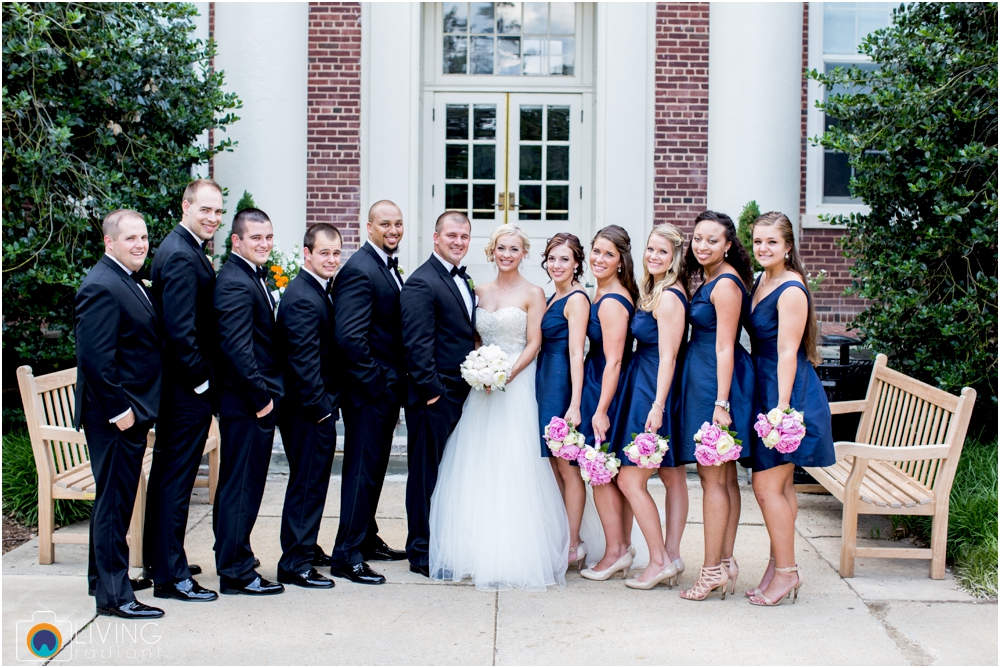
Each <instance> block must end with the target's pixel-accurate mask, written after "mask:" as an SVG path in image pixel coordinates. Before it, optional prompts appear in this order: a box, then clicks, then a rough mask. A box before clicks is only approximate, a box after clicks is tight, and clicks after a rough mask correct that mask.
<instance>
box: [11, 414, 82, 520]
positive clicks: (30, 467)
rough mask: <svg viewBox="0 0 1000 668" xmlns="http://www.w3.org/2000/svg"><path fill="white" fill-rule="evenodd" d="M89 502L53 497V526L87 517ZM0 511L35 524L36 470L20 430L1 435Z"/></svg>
mask: <svg viewBox="0 0 1000 668" xmlns="http://www.w3.org/2000/svg"><path fill="white" fill-rule="evenodd" d="M93 505H94V503H93V502H92V501H75V500H70V499H56V502H55V507H56V513H55V515H56V526H66V525H68V524H73V523H74V522H79V521H81V520H85V519H88V518H90V510H91V508H92V507H93ZM3 512H4V514H6V515H10V516H11V517H13V518H14V519H15V520H17V521H18V522H20V523H21V524H23V525H25V526H29V527H33V526H38V469H36V468H35V457H34V454H32V451H31V439H30V438H28V433H27V432H24V431H15V432H11V433H9V434H4V435H3Z"/></svg>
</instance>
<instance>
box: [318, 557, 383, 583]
mask: <svg viewBox="0 0 1000 668" xmlns="http://www.w3.org/2000/svg"><path fill="white" fill-rule="evenodd" d="M330 575H336V576H337V577H338V578H347V579H348V580H350V581H351V582H357V583H358V584H366V585H380V584H382V583H384V582H385V576H384V575H382V574H380V573H376V572H375V571H373V570H372V569H371V568H370V567H369V566H368V564H366V563H365V562H363V561H362V562H361V563H360V564H355V565H353V566H330Z"/></svg>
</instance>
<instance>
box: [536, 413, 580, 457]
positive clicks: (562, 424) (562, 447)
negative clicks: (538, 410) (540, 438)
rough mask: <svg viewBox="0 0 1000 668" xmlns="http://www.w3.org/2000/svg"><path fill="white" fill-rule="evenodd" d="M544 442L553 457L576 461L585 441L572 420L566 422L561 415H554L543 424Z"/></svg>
mask: <svg viewBox="0 0 1000 668" xmlns="http://www.w3.org/2000/svg"><path fill="white" fill-rule="evenodd" d="M544 436H545V444H546V445H547V446H549V450H550V451H552V456H553V457H559V458H560V459H566V460H569V461H574V462H575V461H576V458H577V457H579V456H580V448H581V447H583V445H584V443H585V441H584V438H583V434H581V433H580V432H578V431H577V430H576V429H575V428H574V427H573V423H572V422H567V421H566V420H564V419H562V418H561V417H557V416H554V417H553V418H552V419H551V420H549V423H548V424H547V425H545V434H544Z"/></svg>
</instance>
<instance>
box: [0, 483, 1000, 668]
mask: <svg viewBox="0 0 1000 668" xmlns="http://www.w3.org/2000/svg"><path fill="white" fill-rule="evenodd" d="M285 482H286V477H285V476H284V475H283V474H281V473H280V472H274V473H272V475H271V476H270V478H269V481H268V485H267V490H266V494H265V499H264V503H263V506H262V508H261V514H260V518H259V519H258V522H257V525H256V528H255V530H254V533H253V544H254V548H255V550H256V552H257V554H258V556H259V557H260V559H261V561H262V562H263V567H262V568H261V572H262V573H263V574H264V575H265V577H273V576H274V574H275V568H276V564H277V560H278V557H279V553H280V550H279V547H278V527H279V522H280V514H281V503H282V499H283V497H284V488H285ZM690 484H691V485H693V486H691V512H690V518H689V525H688V530H687V532H686V533H685V535H684V541H683V545H682V553H683V555H684V557H685V558H686V560H687V562H688V564H689V569H688V571H687V572H686V573H684V575H682V576H681V583H680V584H681V587H683V588H687V587H689V586H690V585H691V583H692V582H693V580H694V578H695V575H696V571H697V567H696V566H697V562H698V560H699V558H700V557H701V554H702V526H701V493H700V489H699V488H698V486H697V482H695V481H691V483H690ZM404 489H405V480H404V479H403V478H402V477H401V476H390V477H389V478H388V480H387V483H386V486H385V491H384V493H383V498H382V503H381V505H380V506H379V517H380V524H381V525H382V526H383V527H384V530H383V536H384V537H385V538H386V539H387V541H388V542H389V544H390V545H392V546H394V547H401V546H402V545H403V541H404V538H405V532H406V529H405V513H404V508H403V493H404ZM651 489H652V491H653V494H654V497H658V499H657V501H658V503H659V504H661V505H662V503H663V488H662V486H660V485H659V484H658V483H657V482H654V483H651ZM204 494H205V492H204V490H197V491H196V500H195V502H194V503H193V505H192V513H191V520H190V523H189V531H188V540H187V544H188V553H189V555H190V558H191V561H192V562H193V563H198V564H201V565H202V566H204V567H206V574H205V575H203V576H201V577H199V581H200V582H201V583H202V584H204V585H205V586H208V587H211V588H213V589H218V584H219V580H218V577H216V576H215V575H209V574H208V573H213V572H214V568H212V565H213V556H212V542H213V538H212V527H211V512H210V510H211V508H210V507H209V506H208V505H207V504H206V503H205V500H204V498H205V497H204ZM800 499H801V500H800V503H801V506H800V516H799V526H798V531H799V536H800V539H799V541H798V559H799V564H800V566H801V567H802V570H803V572H804V574H805V578H806V584H805V585H804V586H803V588H802V591H801V594H800V596H799V601H798V604H796V605H790V604H787V603H786V604H784V605H782V606H780V607H778V608H775V609H770V610H768V609H760V608H755V607H753V606H750V605H749V604H748V603H747V601H746V600H745V599H744V598H743V596H742V595H741V594H740V593H739V591H742V590H743V589H746V588H747V587H750V586H753V585H754V584H756V583H757V581H758V579H759V578H760V576H761V573H762V571H763V568H764V566H765V565H766V563H765V562H766V555H767V532H766V530H765V528H764V525H763V521H762V519H761V516H760V511H759V509H758V508H757V504H756V502H755V501H754V500H753V495H752V493H751V491H750V490H749V488H746V489H744V494H743V515H742V522H741V523H742V526H741V528H740V533H739V537H738V540H737V546H736V556H737V559H738V560H739V562H740V564H741V567H742V571H741V573H740V581H739V591H738V593H737V596H733V597H729V596H727V597H726V600H725V601H721V600H719V597H718V596H717V595H713V596H712V597H711V598H710V599H709V600H707V601H703V602H690V601H684V600H681V599H680V598H679V597H678V596H677V589H676V588H675V589H673V590H668V589H666V588H664V587H659V588H657V589H655V590H653V591H648V592H646V591H633V590H630V589H627V588H625V587H624V585H623V584H622V581H621V580H613V581H609V582H589V581H587V580H583V579H581V578H580V577H579V576H578V575H577V574H576V573H575V571H574V572H573V573H571V574H570V575H569V576H568V577H567V584H566V587H564V588H556V589H551V590H550V591H548V592H545V593H534V594H529V593H523V592H517V591H514V592H501V593H495V592H480V591H476V590H475V589H474V588H473V587H471V586H469V585H455V584H440V583H433V582H430V581H428V580H426V579H424V578H422V577H420V576H416V575H413V574H411V573H410V572H409V571H408V569H407V567H406V563H405V562H401V563H400V562H397V563H389V564H386V563H379V564H374V565H375V567H376V568H377V569H378V570H380V571H382V572H383V573H385V575H386V577H387V578H388V580H389V582H388V583H387V584H386V585H383V586H380V587H371V586H363V585H355V584H352V583H349V582H347V581H344V580H337V586H336V588H335V589H334V590H333V591H306V590H302V589H298V588H295V587H291V588H289V590H288V591H286V593H284V594H282V595H281V596H275V597H267V598H263V599H255V598H250V597H244V596H223V597H221V598H220V599H219V600H218V601H216V602H213V603H207V604H191V603H182V602H180V601H173V600H168V601H161V600H159V599H154V598H153V597H152V595H151V593H150V592H149V591H145V592H140V593H139V598H140V600H142V601H144V602H148V603H154V604H156V605H159V606H161V607H163V608H164V609H165V610H166V612H167V615H166V617H164V618H163V619H161V620H159V621H158V622H155V623H149V624H148V625H145V626H144V625H141V624H134V623H124V622H117V623H116V622H114V621H111V618H108V617H100V618H95V616H94V604H93V599H91V598H90V597H88V596H87V594H86V577H85V574H86V547H85V546H76V545H59V546H57V548H56V563H55V564H52V565H50V566H39V565H38V564H37V554H38V545H37V539H36V540H32V541H30V542H28V543H26V544H24V545H22V546H21V547H19V548H17V549H16V550H13V551H12V552H9V553H8V554H6V555H4V556H3V561H2V574H3V578H2V585H3V636H2V637H3V654H2V656H3V663H4V664H5V665H14V664H18V663H20V662H19V661H18V660H17V656H16V649H17V645H18V643H21V642H23V638H18V637H17V622H18V621H24V620H30V619H31V617H32V614H33V613H34V612H36V611H52V612H54V613H55V614H56V616H57V617H58V619H60V620H68V621H70V622H73V623H74V624H75V625H76V628H77V629H78V631H77V635H76V637H75V639H74V640H73V641H72V643H70V644H69V646H68V647H66V648H65V649H64V650H63V651H62V653H61V654H60V655H59V656H58V660H62V659H64V658H65V659H68V663H70V664H100V665H107V664H112V665H121V664H195V665H197V664H288V663H291V664H476V665H491V664H492V665H517V664H566V665H593V664H630V665H631V664H710V665H718V664H853V665H857V664H881V665H885V664H893V665H896V664H912V665H934V664H970V665H972V664H974V665H997V606H996V601H991V602H985V603H984V602H977V601H975V600H973V599H972V598H970V597H969V596H968V595H966V594H965V593H963V592H962V591H960V590H959V589H958V588H957V586H956V584H955V582H954V580H953V579H951V577H950V575H949V577H948V579H946V580H944V581H932V580H930V579H928V578H927V568H928V564H927V563H926V562H916V561H908V560H864V559H862V560H860V561H859V563H858V567H857V577H855V578H852V579H849V580H844V579H841V578H840V577H839V576H838V575H837V572H836V565H837V562H838V553H839V547H840V539H839V535H840V506H839V504H837V502H836V501H835V500H834V499H832V498H831V497H828V496H819V495H801V497H800ZM338 507H339V479H338V478H336V477H335V478H334V480H333V484H332V485H331V490H330V497H329V500H328V503H327V507H326V517H327V518H328V519H327V520H325V522H324V525H323V529H322V531H321V534H320V538H321V542H322V544H323V546H324V547H325V548H326V549H327V550H329V548H330V547H331V545H332V542H333V539H334V536H335V534H336V528H337V521H336V517H337V512H338ZM874 521H875V522H878V521H879V518H874ZM887 527H888V524H887V523H886V524H871V523H868V524H863V525H862V527H861V528H860V529H859V534H860V536H861V537H862V538H863V539H864V540H863V541H862V542H864V541H865V540H871V538H870V537H871V536H877V535H879V532H881V535H885V530H886V528H887ZM63 531H86V527H85V526H82V525H76V526H73V527H67V528H66V529H63Z"/></svg>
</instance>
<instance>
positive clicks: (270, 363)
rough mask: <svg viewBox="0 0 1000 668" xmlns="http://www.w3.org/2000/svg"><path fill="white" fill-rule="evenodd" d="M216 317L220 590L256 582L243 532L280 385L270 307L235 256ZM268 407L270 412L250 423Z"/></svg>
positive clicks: (259, 487)
mask: <svg viewBox="0 0 1000 668" xmlns="http://www.w3.org/2000/svg"><path fill="white" fill-rule="evenodd" d="M215 310H216V314H217V317H218V322H219V342H220V345H221V348H222V364H221V367H222V368H221V373H220V374H219V376H220V378H221V388H220V390H221V397H220V406H221V411H220V424H219V426H220V428H221V432H222V444H221V445H222V449H221V452H220V453H219V455H220V459H221V462H220V464H221V465H220V471H219V487H218V490H217V491H216V499H215V508H214V524H215V565H216V569H217V570H218V572H219V577H220V580H221V586H222V587H224V588H226V587H233V588H235V587H239V586H242V585H246V584H249V583H250V582H251V581H253V579H254V578H256V577H257V576H258V573H256V572H255V571H254V567H253V560H254V555H253V551H252V550H251V549H250V532H251V531H252V530H253V525H254V523H255V522H256V520H257V512H258V511H259V510H260V500H261V498H262V497H263V495H264V483H265V482H266V480H267V467H268V465H269V464H270V462H271V446H272V444H273V442H274V426H275V422H276V418H277V415H278V410H279V408H280V403H281V399H282V397H283V396H284V380H283V378H282V373H281V367H282V364H281V360H280V357H279V351H278V348H277V345H276V340H275V323H274V304H273V302H272V300H271V297H270V295H269V294H268V293H267V292H266V290H265V288H264V286H263V285H262V284H261V282H260V279H259V278H257V275H256V272H255V270H254V268H253V267H251V266H250V263H248V262H246V261H244V260H243V258H242V257H239V256H237V255H236V254H235V253H233V254H232V255H230V257H229V259H228V260H227V261H226V264H225V265H223V267H222V270H221V271H219V277H218V278H217V279H216V282H215ZM270 401H273V402H274V409H273V410H272V411H271V412H270V413H268V414H267V415H265V416H264V417H262V418H257V412H258V411H260V410H263V409H264V408H265V407H267V404H268V402H270Z"/></svg>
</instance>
